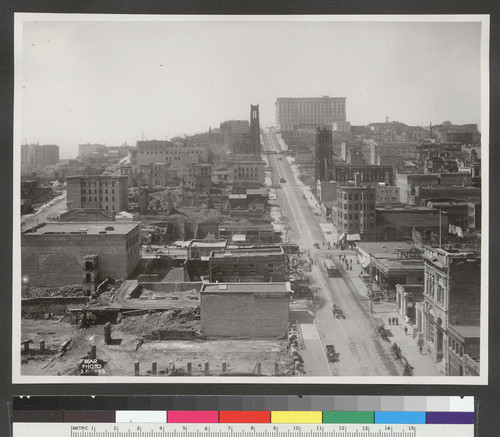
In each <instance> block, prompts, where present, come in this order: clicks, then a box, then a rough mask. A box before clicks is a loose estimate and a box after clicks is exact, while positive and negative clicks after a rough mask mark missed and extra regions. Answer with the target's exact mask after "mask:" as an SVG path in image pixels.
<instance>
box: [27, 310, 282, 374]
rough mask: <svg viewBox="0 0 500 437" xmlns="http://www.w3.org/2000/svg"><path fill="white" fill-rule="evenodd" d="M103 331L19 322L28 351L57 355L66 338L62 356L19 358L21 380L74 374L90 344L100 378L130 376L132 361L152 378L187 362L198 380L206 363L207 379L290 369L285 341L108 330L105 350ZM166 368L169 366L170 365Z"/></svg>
mask: <svg viewBox="0 0 500 437" xmlns="http://www.w3.org/2000/svg"><path fill="white" fill-rule="evenodd" d="M103 332H104V331H103V326H101V325H99V326H91V327H90V328H87V329H77V328H76V326H74V325H70V324H68V323H65V322H60V323H59V324H56V323H55V321H54V320H27V319H24V320H23V321H22V337H21V338H22V339H30V340H33V342H34V344H32V345H31V348H32V349H34V348H36V349H38V345H39V341H40V340H41V339H45V343H46V348H51V347H54V349H56V350H59V349H60V346H61V344H62V343H63V342H64V341H65V340H67V339H70V338H71V344H70V348H69V350H68V351H67V352H66V353H65V354H64V355H62V356H58V355H57V354H45V355H40V354H30V355H25V354H23V355H22V356H21V360H22V366H21V373H22V374H23V375H52V376H57V375H78V374H79V366H80V364H81V362H82V359H83V358H85V357H86V356H87V353H88V351H89V350H90V347H91V345H92V344H95V345H96V347H97V358H98V359H100V360H103V361H104V362H105V364H104V367H103V369H104V372H105V376H126V375H128V376H133V375H134V362H135V361H139V362H140V374H141V375H147V374H148V373H151V366H152V364H151V363H152V361H156V362H157V368H158V374H160V375H165V374H166V369H167V367H169V366H170V363H172V362H173V363H174V364H175V368H176V369H186V365H187V363H188V362H191V363H192V374H193V375H194V376H200V375H203V372H204V366H205V361H208V362H209V370H210V374H211V375H218V374H220V373H221V371H222V362H223V361H225V362H226V363H227V369H226V371H227V373H228V374H229V375H231V374H253V373H254V371H255V367H256V364H257V363H258V362H260V363H261V366H262V374H263V375H272V374H273V373H274V363H275V362H278V363H279V369H280V372H285V371H286V370H287V369H289V368H290V367H289V366H290V361H289V357H288V354H287V351H286V342H285V341H283V340H275V339H265V340H264V339H241V340H240V339H237V340H236V339H227V340H224V339H221V340H186V341H178V340H163V341H148V340H143V339H142V340H141V339H140V337H138V336H137V335H134V334H130V333H126V332H123V331H121V330H120V325H114V326H113V332H112V338H113V344H111V345H105V344H104V336H103ZM170 367H171V366H170Z"/></svg>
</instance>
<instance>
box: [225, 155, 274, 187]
mask: <svg viewBox="0 0 500 437" xmlns="http://www.w3.org/2000/svg"><path fill="white" fill-rule="evenodd" d="M265 177H266V163H265V162H264V161H243V160H242V161H236V162H235V163H234V164H233V183H234V184H236V185H240V184H259V185H264V182H265Z"/></svg>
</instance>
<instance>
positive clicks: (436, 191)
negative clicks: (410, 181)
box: [408, 186, 481, 205]
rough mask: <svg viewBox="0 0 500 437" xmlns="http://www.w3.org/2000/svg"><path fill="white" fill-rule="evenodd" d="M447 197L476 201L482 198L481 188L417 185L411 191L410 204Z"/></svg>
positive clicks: (424, 202) (454, 199) (423, 203)
mask: <svg viewBox="0 0 500 437" xmlns="http://www.w3.org/2000/svg"><path fill="white" fill-rule="evenodd" d="M439 199H446V200H447V201H461V200H463V201H466V202H475V201H480V200H481V188H475V187H463V186H462V187H460V186H455V187H454V186H431V187H419V186H417V187H415V188H414V191H413V192H412V193H411V195H410V197H409V199H408V204H409V205H426V204H427V203H428V202H429V201H432V200H439Z"/></svg>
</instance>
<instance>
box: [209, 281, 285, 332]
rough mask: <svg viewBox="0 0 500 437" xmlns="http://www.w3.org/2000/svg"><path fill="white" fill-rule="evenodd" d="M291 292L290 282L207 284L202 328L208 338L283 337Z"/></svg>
mask: <svg viewBox="0 0 500 437" xmlns="http://www.w3.org/2000/svg"><path fill="white" fill-rule="evenodd" d="M292 293H293V292H292V289H291V287H290V283H289V282H272V283H217V284H213V283H205V284H203V287H202V289H201V293H200V296H201V305H200V306H201V329H202V331H203V333H204V334H205V335H206V336H209V337H254V338H255V337H257V338H259V337H260V338H269V337H281V336H283V335H285V334H286V330H287V325H288V317H289V316H288V311H289V299H290V295H291V294H292Z"/></svg>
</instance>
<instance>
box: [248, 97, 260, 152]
mask: <svg viewBox="0 0 500 437" xmlns="http://www.w3.org/2000/svg"><path fill="white" fill-rule="evenodd" d="M250 136H251V145H252V154H253V155H256V156H258V155H259V154H260V123H259V105H250Z"/></svg>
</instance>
